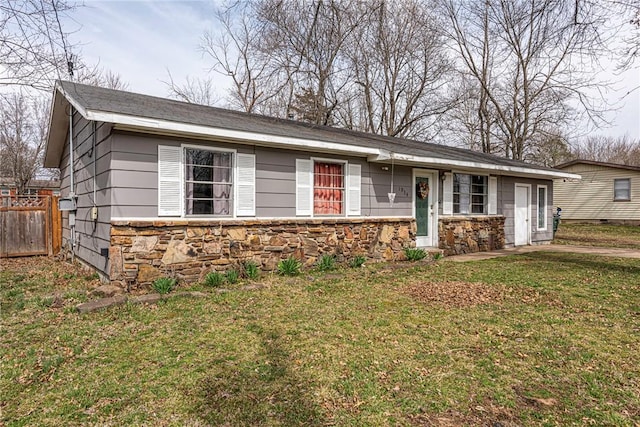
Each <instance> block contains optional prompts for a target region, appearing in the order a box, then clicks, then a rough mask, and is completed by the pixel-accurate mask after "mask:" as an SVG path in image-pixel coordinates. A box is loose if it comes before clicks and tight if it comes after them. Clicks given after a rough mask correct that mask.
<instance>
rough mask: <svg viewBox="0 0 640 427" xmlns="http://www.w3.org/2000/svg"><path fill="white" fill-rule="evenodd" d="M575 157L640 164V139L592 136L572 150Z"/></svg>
mask: <svg viewBox="0 0 640 427" xmlns="http://www.w3.org/2000/svg"><path fill="white" fill-rule="evenodd" d="M571 156H572V158H575V159H582V160H594V161H598V162H608V163H617V164H621V165H629V166H640V140H638V139H635V140H634V139H632V138H630V137H629V136H627V135H625V136H622V137H617V138H615V137H607V136H590V137H588V138H586V139H585V140H584V141H582V142H581V143H580V144H577V145H576V146H575V147H574V148H573V149H572V150H571Z"/></svg>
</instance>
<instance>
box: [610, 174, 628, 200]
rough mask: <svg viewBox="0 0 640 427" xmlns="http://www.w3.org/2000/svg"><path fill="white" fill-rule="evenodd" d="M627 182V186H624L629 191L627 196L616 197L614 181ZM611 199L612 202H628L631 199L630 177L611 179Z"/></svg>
mask: <svg viewBox="0 0 640 427" xmlns="http://www.w3.org/2000/svg"><path fill="white" fill-rule="evenodd" d="M625 181H626V182H627V183H628V186H627V188H626V190H627V192H628V193H629V197H625V198H622V197H617V195H616V182H625ZM613 201H614V202H630V201H631V178H615V179H614V180H613Z"/></svg>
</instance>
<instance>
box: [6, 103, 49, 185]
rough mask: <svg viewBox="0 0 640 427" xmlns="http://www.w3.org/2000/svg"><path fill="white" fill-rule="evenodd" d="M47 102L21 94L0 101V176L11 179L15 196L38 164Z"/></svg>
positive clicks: (44, 139) (41, 150) (42, 148)
mask: <svg viewBox="0 0 640 427" xmlns="http://www.w3.org/2000/svg"><path fill="white" fill-rule="evenodd" d="M48 111H49V106H48V102H47V101H46V100H45V99H44V98H35V99H34V98H29V97H28V96H27V95H26V94H25V92H24V91H19V92H14V93H11V94H6V95H3V96H1V97H0V175H1V176H4V177H9V178H12V180H13V181H14V183H15V185H16V187H17V190H18V194H23V193H24V190H25V188H26V186H27V183H28V182H29V180H31V179H32V178H34V177H35V175H36V172H37V171H38V169H39V168H40V165H41V163H42V154H43V150H44V145H45V141H46V135H47V123H48V118H49V115H48Z"/></svg>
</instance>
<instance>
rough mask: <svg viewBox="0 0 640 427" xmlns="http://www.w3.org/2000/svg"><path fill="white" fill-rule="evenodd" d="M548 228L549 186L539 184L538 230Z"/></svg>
mask: <svg viewBox="0 0 640 427" xmlns="http://www.w3.org/2000/svg"><path fill="white" fill-rule="evenodd" d="M546 229H547V186H546V185H539V186H538V230H546Z"/></svg>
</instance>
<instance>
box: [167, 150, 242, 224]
mask: <svg viewBox="0 0 640 427" xmlns="http://www.w3.org/2000/svg"><path fill="white" fill-rule="evenodd" d="M180 147H181V158H180V163H181V168H182V177H181V178H182V186H181V187H182V190H181V195H180V197H181V198H182V201H181V203H182V217H183V218H235V217H236V210H237V208H238V206H237V205H238V203H237V198H238V188H237V187H238V185H237V181H238V165H237V154H238V150H235V149H232V148H218V147H210V146H208V145H197V144H181V145H180ZM187 148H191V149H194V150H201V151H212V152H217V153H231V154H232V158H231V167H232V171H231V173H232V176H233V182H232V183H231V186H232V191H233V200H232V209H231V214H230V215H214V214H189V215H187V195H186V187H187V177H186V176H185V167H186V164H187V163H186V156H185V149H187Z"/></svg>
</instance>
